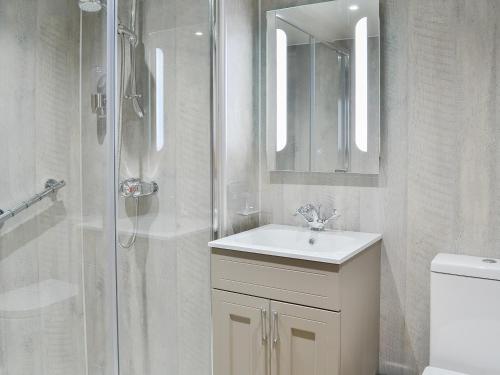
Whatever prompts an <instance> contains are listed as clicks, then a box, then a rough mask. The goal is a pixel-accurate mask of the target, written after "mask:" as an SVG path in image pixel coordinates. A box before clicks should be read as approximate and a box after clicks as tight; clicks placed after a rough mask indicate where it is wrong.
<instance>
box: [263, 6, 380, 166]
mask: <svg viewBox="0 0 500 375" xmlns="http://www.w3.org/2000/svg"><path fill="white" fill-rule="evenodd" d="M264 11H265V12H266V14H265V20H266V22H265V23H263V24H264V27H265V30H263V32H262V33H261V35H265V46H266V50H265V56H266V60H265V61H266V62H265V69H264V72H263V77H265V79H266V85H265V86H264V90H265V92H263V97H264V98H265V108H266V125H267V126H266V136H267V137H266V139H267V146H266V150H267V160H268V168H269V169H270V170H277V171H297V172H324V173H334V172H338V173H360V174H377V173H378V171H379V152H380V120H379V96H380V93H379V91H380V88H379V75H380V63H379V60H380V57H379V55H380V51H379V50H380V40H379V39H380V38H379V34H380V33H379V5H378V0H359V1H357V3H356V2H347V1H342V0H337V1H325V2H319V3H314V4H308V5H301V6H296V7H292V8H284V9H269V10H264Z"/></svg>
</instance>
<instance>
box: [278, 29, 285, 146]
mask: <svg viewBox="0 0 500 375" xmlns="http://www.w3.org/2000/svg"><path fill="white" fill-rule="evenodd" d="M287 48H288V46H287V37H286V33H285V32H284V31H283V30H282V29H276V151H281V150H283V149H284V148H285V146H286V142H287V111H288V108H287V99H288V98H287V69H288V67H287V64H288V63H287Z"/></svg>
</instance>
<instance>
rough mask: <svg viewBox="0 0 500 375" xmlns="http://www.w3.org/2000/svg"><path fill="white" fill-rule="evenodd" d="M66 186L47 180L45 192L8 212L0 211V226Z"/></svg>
mask: <svg viewBox="0 0 500 375" xmlns="http://www.w3.org/2000/svg"><path fill="white" fill-rule="evenodd" d="M65 185H66V182H65V181H63V180H61V181H57V180H54V179H52V178H51V179H49V180H47V181H46V182H45V190H44V191H42V192H41V193H38V194H35V195H34V196H33V197H31V198H30V199H28V200H27V201H22V202H21V203H19V204H18V205H17V206H16V207H14V208H11V209H10V210H7V211H3V210H0V225H2V224H3V223H5V222H6V221H7V220H9V219H10V218H13V217H14V216H16V215H17V214H18V213H20V212H21V211H24V210H25V209H27V208H30V207H31V206H33V205H34V204H35V203H37V202H40V201H41V200H42V199H43V198H46V197H47V196H48V195H49V194H50V193H55V192H56V191H58V190H59V189H60V188H62V187H63V186H65Z"/></svg>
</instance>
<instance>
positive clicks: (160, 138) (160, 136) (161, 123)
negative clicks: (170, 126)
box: [155, 48, 165, 151]
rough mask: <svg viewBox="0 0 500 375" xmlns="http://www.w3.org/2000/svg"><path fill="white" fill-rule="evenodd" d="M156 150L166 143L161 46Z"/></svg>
mask: <svg viewBox="0 0 500 375" xmlns="http://www.w3.org/2000/svg"><path fill="white" fill-rule="evenodd" d="M155 61H156V71H155V75H156V151H160V150H161V149H162V148H163V145H164V144H165V106H164V103H165V92H164V90H165V87H164V86H165V81H164V74H163V71H164V69H165V61H164V54H163V50H162V49H161V48H156V59H155Z"/></svg>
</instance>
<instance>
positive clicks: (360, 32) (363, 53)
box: [355, 17, 368, 152]
mask: <svg viewBox="0 0 500 375" xmlns="http://www.w3.org/2000/svg"><path fill="white" fill-rule="evenodd" d="M355 43H356V45H355V53H356V55H355V59H356V77H355V79H356V99H355V100H356V132H355V136H356V146H357V147H358V148H359V149H360V150H361V151H363V152H367V151H368V20H367V18H366V17H364V18H361V19H360V20H359V21H358V23H357V24H356V42H355Z"/></svg>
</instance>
